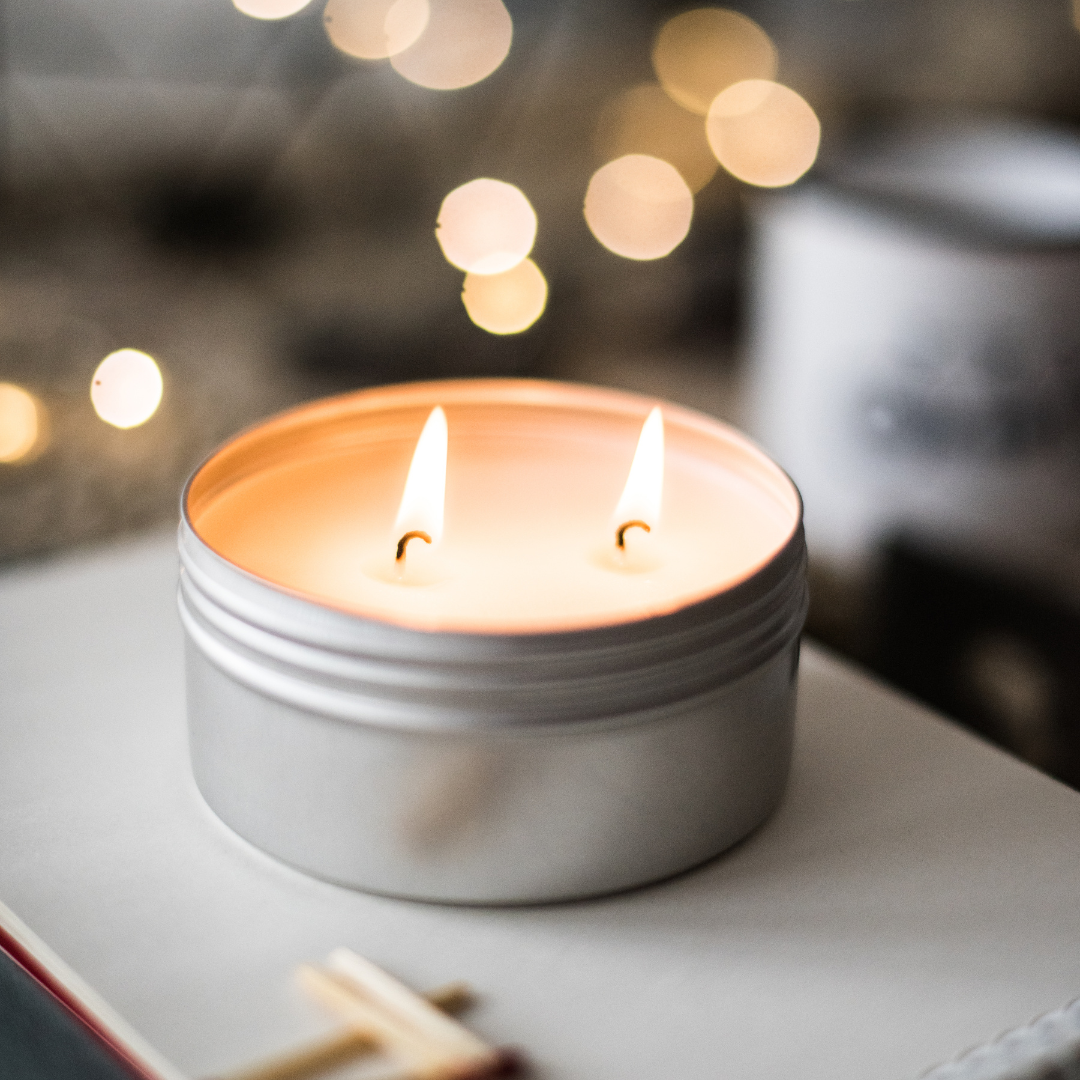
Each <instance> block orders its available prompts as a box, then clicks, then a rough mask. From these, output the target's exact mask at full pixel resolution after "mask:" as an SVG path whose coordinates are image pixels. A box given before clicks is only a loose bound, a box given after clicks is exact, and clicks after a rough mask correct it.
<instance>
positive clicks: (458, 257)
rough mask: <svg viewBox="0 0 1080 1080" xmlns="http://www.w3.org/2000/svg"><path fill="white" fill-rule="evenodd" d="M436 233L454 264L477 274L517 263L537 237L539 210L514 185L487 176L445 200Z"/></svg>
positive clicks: (443, 249)
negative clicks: (537, 212) (537, 213)
mask: <svg viewBox="0 0 1080 1080" xmlns="http://www.w3.org/2000/svg"><path fill="white" fill-rule="evenodd" d="M435 237H436V239H437V240H438V241H439V246H440V247H441V248H442V252H443V255H445V256H446V259H447V261H448V262H450V263H452V264H453V265H454V266H456V267H458V269H460V270H465V271H467V272H468V273H471V274H501V273H504V272H505V271H507V270H509V269H511V268H512V267H514V266H517V264H518V263H519V262H521V260H522V259H524V258H525V256H526V255H528V254H529V252H530V251H532V246H533V242H534V241H535V240H536V211H535V210H533V208H532V204H531V203H530V202H529V200H528V199H527V198H526V197H525V193H524V192H523V191H522V190H521V189H520V188H517V187H514V185H513V184H507V183H504V182H503V181H502V180H491V179H488V178H487V177H482V178H481V179H479V180H470V181H469V183H467V184H462V185H461V187H459V188H454V190H453V191H451V192H450V194H449V195H447V196H446V198H445V199H443V201H442V206H441V207H440V208H439V220H438V223H437V224H436V226H435Z"/></svg>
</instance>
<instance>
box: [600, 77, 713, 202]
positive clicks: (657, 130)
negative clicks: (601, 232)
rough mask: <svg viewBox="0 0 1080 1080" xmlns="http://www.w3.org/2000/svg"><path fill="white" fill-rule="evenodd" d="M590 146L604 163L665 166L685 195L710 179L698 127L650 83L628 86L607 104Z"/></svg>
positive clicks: (702, 130) (694, 119)
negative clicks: (640, 157)
mask: <svg viewBox="0 0 1080 1080" xmlns="http://www.w3.org/2000/svg"><path fill="white" fill-rule="evenodd" d="M595 142H596V148H597V150H598V151H599V153H600V156H601V158H603V160H605V161H611V160H613V159H614V158H618V157H624V156H625V155H626V154H649V155H650V156H651V157H657V158H661V159H662V160H663V161H670V162H671V164H672V165H674V166H675V168H676V169H678V170H679V172H680V173H682V177H683V179H684V180H685V181H686V183H687V185H688V186H689V188H690V190H691V191H700V190H701V189H702V188H703V187H704V186H705V185H706V184H707V183H708V182H709V181H710V180H711V179H712V178H713V176H714V174H715V173H716V168H717V164H716V158H715V157H714V156H713V153H712V151H711V150H710V149H709V143H708V140H707V139H706V138H705V128H704V127H703V126H702V123H701V121H700V120H699V119H698V118H697V117H696V116H694V115H692V114H691V113H688V112H687V111H686V110H685V109H682V108H680V107H679V106H678V105H676V104H675V103H674V102H673V101H672V100H671V98H669V97H668V96H667V94H665V93H664V91H663V90H662V89H661V88H660V87H659V86H657V85H656V84H655V83H642V84H640V85H638V86H631V87H630V88H629V89H628V90H624V91H622V93H620V94H618V95H616V96H615V97H613V98H612V99H611V100H610V101H608V102H607V104H606V105H605V106H604V108H603V109H602V110H601V112H600V118H599V120H598V121H597V125H596V137H595Z"/></svg>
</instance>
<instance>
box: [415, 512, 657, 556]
mask: <svg viewBox="0 0 1080 1080" xmlns="http://www.w3.org/2000/svg"><path fill="white" fill-rule="evenodd" d="M627 529H644V530H645V531H646V532H652V529H650V528H649V526H648V525H647V524H646V523H645V522H644V521H638V520H637V518H635V519H634V520H633V521H624V522H623V523H622V524H621V525H620V526H619V527H618V528H617V529H616V530H615V546H616V547H617V548H618V549H619V550H620V551H625V550H626V530H627ZM399 550H400V549H399Z"/></svg>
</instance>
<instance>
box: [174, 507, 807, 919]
mask: <svg viewBox="0 0 1080 1080" xmlns="http://www.w3.org/2000/svg"><path fill="white" fill-rule="evenodd" d="M187 503H188V499H187V493H186V492H185V498H184V501H183V510H182V514H183V519H182V522H181V526H180V556H181V576H180V591H179V605H180V614H181V619H182V622H183V625H184V629H185V631H186V635H187V692H188V703H187V704H188V716H189V723H190V739H191V756H192V764H193V769H194V774H195V779H196V781H197V783H198V786H199V788H200V790H201V792H202V794H203V796H204V797H205V798H206V801H207V802H208V803H209V805H210V806H211V808H212V809H213V810H214V811H215V812H216V813H217V814H218V816H219V817H220V818H221V819H222V820H223V821H224V822H225V823H226V824H228V825H229V826H231V827H232V828H233V829H234V830H235V831H236V832H237V833H239V834H240V835H241V836H243V837H244V838H246V839H247V840H249V841H250V842H252V843H253V844H255V845H257V846H258V847H260V848H262V849H263V850H264V851H266V852H269V853H270V854H272V855H274V856H277V857H278V858H280V859H282V860H284V861H285V862H288V863H290V864H292V865H293V866H295V867H298V868H300V869H302V870H305V871H307V872H309V873H312V874H315V875H317V876H319V877H322V878H326V879H329V880H331V881H335V882H338V883H341V884H344V885H350V886H354V887H357V888H361V889H365V890H369V891H372V892H379V893H385V894H389V895H394V896H402V897H411V898H416V899H423V900H435V901H445V902H454V903H488V904H512V903H531V902H542V901H555V900H567V899H572V898H577V897H586V896H593V895H597V894H602V893H607V892H613V891H616V890H619V889H625V888H628V887H631V886H635V885H640V884H644V883H646V882H650V881H655V880H658V879H661V878H664V877H667V876H670V875H672V874H675V873H678V872H679V871H682V870H685V869H687V868H689V867H692V866H694V865H696V864H698V863H701V862H703V861H705V860H707V859H710V858H712V857H713V856H715V855H717V854H719V853H720V852H722V851H723V850H725V849H726V848H728V847H729V846H731V845H732V844H734V843H735V842H736V841H738V840H740V839H741V838H743V837H744V836H746V835H747V834H748V833H749V832H750V831H752V830H753V829H754V828H755V827H756V826H758V825H759V824H760V823H761V822H762V821H764V820H765V818H766V817H767V816H768V815H769V814H770V813H771V811H772V810H773V809H774V807H775V806H776V804H777V802H778V801H779V799H780V797H781V795H782V793H783V790H784V785H785V782H786V779H787V774H788V768H789V762H790V756H791V745H792V729H793V719H794V705H795V687H796V675H797V669H798V654H799V634H800V631H801V628H802V624H803V621H804V617H805V612H806V603H807V598H806V584H805V561H806V560H805V544H804V540H803V531H802V522H801V509H800V511H799V520H798V521H797V523H796V526H795V528H794V531H793V532H792V534H791V536H790V537H789V539H788V540H787V542H786V543H785V544H784V546H783V547H782V548H781V550H779V551H778V552H777V553H776V554H775V556H774V557H773V558H772V559H771V560H770V561H769V562H768V563H767V564H766V565H764V566H762V567H761V568H760V569H759V570H758V571H756V572H755V573H754V574H753V575H752V576H751V577H750V578H748V579H747V580H745V581H743V582H742V583H740V584H739V585H737V586H736V587H734V588H731V589H729V590H727V591H724V592H721V593H719V594H717V595H714V596H712V597H710V598H708V599H706V600H703V601H700V602H698V603H694V604H691V605H689V606H687V607H684V608H682V609H680V610H678V611H675V612H673V613H671V614H666V615H661V616H656V617H653V618H647V619H642V620H640V621H635V622H628V623H623V624H619V625H615V626H607V627H599V628H591V629H584V630H575V631H570V632H563V633H541V634H508V635H499V634H476V633H434V632H429V631H423V630H414V629H408V628H404V627H401V626H395V625H390V624H386V623H381V622H376V621H373V620H370V619H365V618H361V617H358V616H356V615H352V614H349V613H347V612H344V611H339V610H334V609H331V608H329V607H326V606H323V605H321V604H318V603H315V602H312V601H309V600H306V599H304V598H303V597H300V596H297V595H295V594H292V593H289V592H287V591H285V590H283V589H280V588H278V587H276V586H274V585H272V584H270V583H268V582H266V581H264V580H262V579H260V578H258V577H256V576H254V575H252V574H250V573H248V572H246V571H244V570H242V569H240V568H238V567H237V566H235V565H233V564H232V563H230V562H229V561H228V560H226V559H225V558H222V557H221V556H220V555H218V554H217V553H215V552H214V551H213V550H211V549H210V548H209V547H208V546H207V545H206V544H205V543H204V542H203V541H202V540H201V539H200V537H199V536H198V535H197V533H196V532H195V529H194V528H193V526H192V524H191V521H190V519H189V515H188V507H187Z"/></svg>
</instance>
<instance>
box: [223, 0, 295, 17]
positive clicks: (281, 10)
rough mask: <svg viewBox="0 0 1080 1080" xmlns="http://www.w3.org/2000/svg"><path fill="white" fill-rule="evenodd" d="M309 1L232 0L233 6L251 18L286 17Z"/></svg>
mask: <svg viewBox="0 0 1080 1080" xmlns="http://www.w3.org/2000/svg"><path fill="white" fill-rule="evenodd" d="M310 3H311V0H233V7H235V8H236V10H237V11H239V12H240V13H241V14H243V15H250V16H251V17H252V18H253V19H287V18H288V17H289V16H290V15H295V14H296V13H297V12H298V11H303V10H304V8H306V7H307V6H308V4H310Z"/></svg>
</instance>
